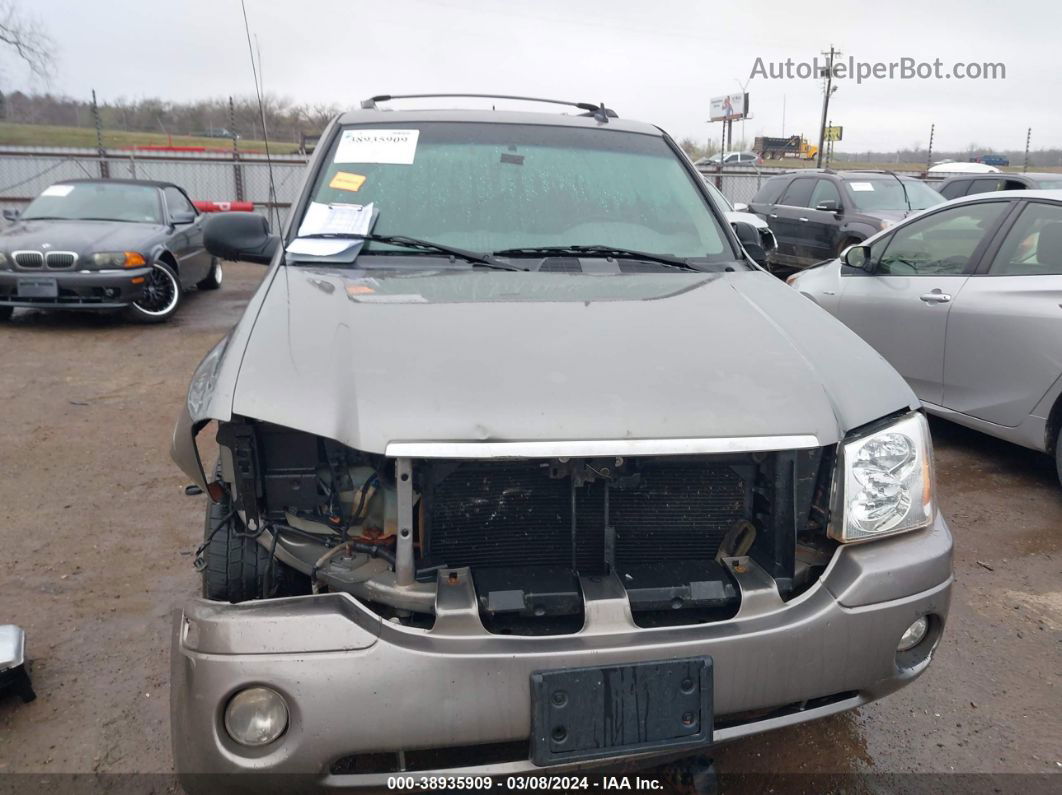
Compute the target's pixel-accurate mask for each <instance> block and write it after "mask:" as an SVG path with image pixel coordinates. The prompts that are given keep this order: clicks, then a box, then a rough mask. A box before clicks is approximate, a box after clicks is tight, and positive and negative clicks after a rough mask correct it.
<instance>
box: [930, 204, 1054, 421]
mask: <svg viewBox="0 0 1062 795" xmlns="http://www.w3.org/2000/svg"><path fill="white" fill-rule="evenodd" d="M979 270H982V271H984V272H983V273H979V274H977V275H974V276H971V277H970V279H969V281H968V282H967V284H966V286H965V287H964V288H963V290H962V292H961V293H959V295H957V296H956V297H955V299H954V301H953V302H952V307H951V315H950V317H949V318H948V333H947V344H946V348H945V351H944V403H943V405H945V406H947V407H948V408H950V409H953V410H955V411H959V412H962V413H963V414H968V415H970V416H972V417H977V418H978V419H982V420H987V421H988V422H994V423H996V424H997V425H1005V426H1008V427H1014V426H1016V425H1020V424H1021V423H1022V422H1023V421H1024V420H1025V418H1026V417H1027V416H1028V415H1029V412H1030V411H1032V409H1033V407H1035V406H1036V404H1037V403H1039V401H1040V400H1041V398H1043V396H1044V395H1045V394H1046V393H1047V391H1048V389H1050V387H1051V385H1052V384H1054V383H1055V381H1056V380H1058V377H1059V375H1060V374H1062V205H1060V204H1056V203H1053V202H1039V201H1037V202H1029V203H1028V204H1024V203H1023V206H1022V209H1021V213H1020V215H1018V217H1017V219H1016V220H1015V221H1014V223H1013V225H1012V226H1011V227H1010V229H1009V231H1008V232H1007V234H1006V237H1004V238H1003V241H1002V243H1001V244H1000V245H999V248H998V251H996V252H995V254H994V256H992V257H991V259H990V261H989V262H988V263H986V267H984V268H981V269H979Z"/></svg>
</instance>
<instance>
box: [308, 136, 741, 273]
mask: <svg viewBox="0 0 1062 795" xmlns="http://www.w3.org/2000/svg"><path fill="white" fill-rule="evenodd" d="M397 128H401V129H397ZM325 163H326V164H327V165H326V166H325V167H323V168H322V169H321V172H320V173H319V174H318V176H317V180H316V184H315V186H314V190H313V194H312V195H313V198H314V201H315V202H317V203H319V205H318V207H317V209H320V204H332V205H352V204H354V205H367V204H369V203H372V205H373V209H374V211H375V212H376V213H378V215H377V220H376V222H375V226H374V227H373V228H372V232H373V233H374V234H376V235H402V236H406V237H412V238H419V239H421V240H427V241H431V242H433V243H438V244H444V245H447V246H451V247H457V248H461V249H466V250H469V251H476V252H486V253H490V252H495V251H503V250H506V249H516V248H539V247H567V246H597V245H602V246H609V247H614V248H624V249H637V250H639V251H642V252H646V253H651V254H660V255H672V256H675V257H681V258H699V259H706V260H709V261H733V260H734V259H735V254H734V252H733V250H732V249H731V248H730V245H729V243H728V241H727V240H726V238H725V235H724V233H723V232H722V230H721V229H720V227H719V225H718V224H717V223H716V221H715V216H713V215H712V213H711V211H710V210H709V207H708V204H707V202H706V200H705V198H704V196H703V194H701V193H700V192H699V191H698V190H697V187H696V185H695V183H694V181H693V180H694V177H693V176H691V175H690V174H689V172H687V171H686V169H685V168H684V167H683V165H682V163H681V161H680V160H679V158H678V157H677V156H676V155H675V153H674V152H673V151H672V150H671V149H670V147H669V146H668V144H667V143H666V142H665V141H664V139H662V138H660V137H658V136H653V135H642V134H637V133H627V132H613V131H607V130H594V129H581V128H572V127H560V126H558V127H550V126H544V125H535V126H525V125H516V124H478V123H448V122H428V123H419V124H408V123H406V124H394V125H391V126H389V127H380V126H378V125H374V126H366V127H348V128H344V130H343V131H342V134H341V135H340V136H337V140H336V141H335V142H333V144H332V147H331V150H330V151H329V152H328V154H327V156H326V158H325ZM311 207H314V205H311ZM326 209H327V208H326ZM307 218H309V216H305V217H304V220H303V223H302V225H301V229H300V234H311V233H312V232H313V231H314V230H312V229H309V230H308V229H307V223H306V219H307ZM365 250H366V251H371V252H377V253H380V252H393V251H408V249H403V248H402V247H401V246H396V245H393V244H385V243H380V242H372V243H368V244H366V247H365Z"/></svg>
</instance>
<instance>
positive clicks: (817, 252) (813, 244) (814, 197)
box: [797, 177, 844, 262]
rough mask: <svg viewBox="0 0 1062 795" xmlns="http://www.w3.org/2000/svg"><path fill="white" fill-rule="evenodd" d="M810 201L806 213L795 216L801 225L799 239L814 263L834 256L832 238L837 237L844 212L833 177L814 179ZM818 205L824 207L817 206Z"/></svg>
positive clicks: (835, 252) (834, 250)
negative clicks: (800, 238)
mask: <svg viewBox="0 0 1062 795" xmlns="http://www.w3.org/2000/svg"><path fill="white" fill-rule="evenodd" d="M809 204H810V205H811V206H810V207H808V210H807V212H806V213H804V214H803V215H802V216H799V217H798V219H797V220H798V222H799V223H801V224H802V225H803V227H804V228H803V229H802V239H803V245H804V249H805V251H806V253H807V257H808V258H809V259H810V260H812V261H813V262H821V261H822V260H824V259H832V258H833V257H836V256H837V251H836V245H835V244H834V240H835V239H836V238H837V229H838V226H839V225H840V218H841V216H842V215H843V213H844V208H843V206H842V204H841V192H840V191H839V190H837V186H836V185H834V184H833V181H832V180H830V179H827V178H826V177H819V178H818V179H817V180H815V187H814V189H813V190H812V191H811V201H810V202H809ZM820 206H821V207H823V209H819V208H820ZM828 208H832V209H828ZM801 219H806V220H801Z"/></svg>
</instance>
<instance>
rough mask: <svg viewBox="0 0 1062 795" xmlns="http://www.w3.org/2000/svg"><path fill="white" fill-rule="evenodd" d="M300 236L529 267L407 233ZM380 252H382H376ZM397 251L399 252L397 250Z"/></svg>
mask: <svg viewBox="0 0 1062 795" xmlns="http://www.w3.org/2000/svg"><path fill="white" fill-rule="evenodd" d="M299 237H300V238H302V239H304V240H305V239H306V238H318V239H319V238H325V239H329V238H331V239H347V240H368V241H369V242H371V243H387V244H389V245H393V246H405V247H406V248H414V249H419V250H421V251H433V252H435V253H437V254H447V255H448V256H451V257H457V258H458V259H463V260H465V261H466V262H471V263H472V264H473V265H482V266H483V267H485V268H495V269H497V270H500V271H526V270H527V268H520V267H517V266H516V265H507V264H505V263H504V262H498V261H497V260H496V259H494V257H493V256H492V255H490V254H480V253H477V252H475V251H468V250H467V249H463V248H456V247H454V246H446V245H443V244H442V243H433V242H431V241H430V240H420V239H418V238H415V237H406V236H405V235H375V234H368V235H351V234H346V233H321V234H314V235H299ZM374 253H376V254H379V253H381V252H378V251H377V252H374ZM396 253H397V252H396Z"/></svg>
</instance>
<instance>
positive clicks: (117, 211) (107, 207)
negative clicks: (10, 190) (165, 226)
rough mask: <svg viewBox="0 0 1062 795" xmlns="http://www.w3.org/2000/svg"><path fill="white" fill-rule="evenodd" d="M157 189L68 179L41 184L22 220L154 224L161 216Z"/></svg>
mask: <svg viewBox="0 0 1062 795" xmlns="http://www.w3.org/2000/svg"><path fill="white" fill-rule="evenodd" d="M160 205H161V203H160V202H159V195H158V189H157V188H155V187H153V186H150V185H136V184H131V183H128V182H117V181H116V182H70V183H66V184H63V183H58V184H56V185H52V186H50V187H48V188H45V189H44V191H43V192H42V193H41V195H40V196H38V197H37V198H36V199H34V200H33V201H32V202H30V204H29V207H27V208H26V211H25V212H24V213H22V218H23V220H26V221H30V220H33V219H35V218H61V219H64V220H86V221H88V220H92V221H125V222H128V223H149V224H157V223H160V222H161V220H162V215H161V212H160V211H161V209H162V208H161V206H160Z"/></svg>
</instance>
